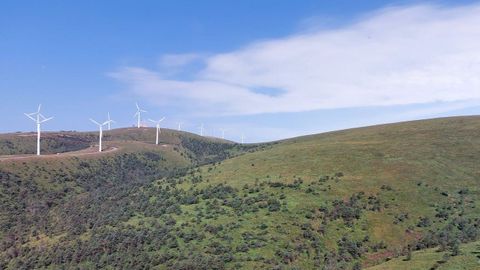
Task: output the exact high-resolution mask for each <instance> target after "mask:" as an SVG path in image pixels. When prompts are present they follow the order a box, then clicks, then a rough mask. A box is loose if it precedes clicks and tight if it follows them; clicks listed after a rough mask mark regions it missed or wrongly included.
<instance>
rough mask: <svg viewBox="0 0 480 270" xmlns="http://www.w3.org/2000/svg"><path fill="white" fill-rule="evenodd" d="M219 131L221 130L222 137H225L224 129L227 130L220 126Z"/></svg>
mask: <svg viewBox="0 0 480 270" xmlns="http://www.w3.org/2000/svg"><path fill="white" fill-rule="evenodd" d="M220 131H221V132H222V139H225V131H227V130H226V129H224V128H221V129H220Z"/></svg>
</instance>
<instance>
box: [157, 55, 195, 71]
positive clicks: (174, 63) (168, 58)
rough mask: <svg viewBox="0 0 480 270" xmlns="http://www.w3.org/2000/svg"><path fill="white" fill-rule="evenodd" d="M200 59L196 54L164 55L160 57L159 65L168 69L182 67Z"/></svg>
mask: <svg viewBox="0 0 480 270" xmlns="http://www.w3.org/2000/svg"><path fill="white" fill-rule="evenodd" d="M201 58H202V55H201V54H198V53H185V54H166V55H163V56H162V57H161V59H160V65H162V66H164V67H170V68H175V67H182V66H185V65H188V64H190V63H191V62H193V61H197V60H200V59H201Z"/></svg>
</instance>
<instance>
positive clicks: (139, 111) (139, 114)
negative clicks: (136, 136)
mask: <svg viewBox="0 0 480 270" xmlns="http://www.w3.org/2000/svg"><path fill="white" fill-rule="evenodd" d="M135 105H136V106H137V112H136V113H135V114H134V115H133V117H137V128H140V121H141V114H142V112H147V111H145V110H142V109H140V107H139V106H138V103H135Z"/></svg>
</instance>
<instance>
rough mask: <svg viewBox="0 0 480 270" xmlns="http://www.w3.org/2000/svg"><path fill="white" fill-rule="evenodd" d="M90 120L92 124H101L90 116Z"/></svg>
mask: <svg viewBox="0 0 480 270" xmlns="http://www.w3.org/2000/svg"><path fill="white" fill-rule="evenodd" d="M90 121H92V122H93V123H94V124H96V125H99V126H101V124H100V123H98V122H97V121H95V120H93V119H92V118H90Z"/></svg>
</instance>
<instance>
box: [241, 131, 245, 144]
mask: <svg viewBox="0 0 480 270" xmlns="http://www.w3.org/2000/svg"><path fill="white" fill-rule="evenodd" d="M244 141H245V135H243V133H242V144H243V143H244Z"/></svg>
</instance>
